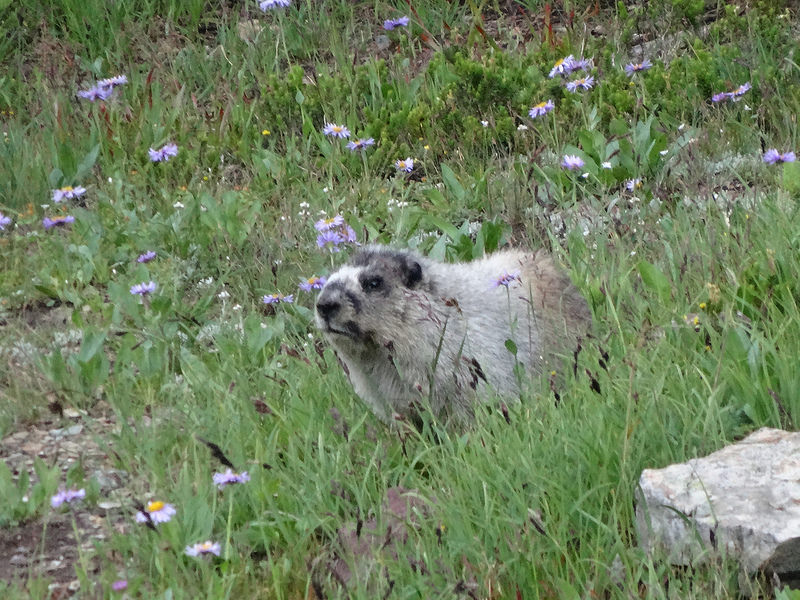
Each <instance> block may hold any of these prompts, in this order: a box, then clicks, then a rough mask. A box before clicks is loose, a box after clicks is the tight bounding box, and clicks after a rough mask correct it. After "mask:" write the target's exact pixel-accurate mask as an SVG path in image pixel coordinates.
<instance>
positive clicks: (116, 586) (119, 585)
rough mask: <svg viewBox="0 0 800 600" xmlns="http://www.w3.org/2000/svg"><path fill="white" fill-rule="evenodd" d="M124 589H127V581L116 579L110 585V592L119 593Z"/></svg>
mask: <svg viewBox="0 0 800 600" xmlns="http://www.w3.org/2000/svg"><path fill="white" fill-rule="evenodd" d="M126 589H128V580H127V579H117V580H116V581H115V582H114V583H112V584H111V591H113V592H121V591H123V590H126Z"/></svg>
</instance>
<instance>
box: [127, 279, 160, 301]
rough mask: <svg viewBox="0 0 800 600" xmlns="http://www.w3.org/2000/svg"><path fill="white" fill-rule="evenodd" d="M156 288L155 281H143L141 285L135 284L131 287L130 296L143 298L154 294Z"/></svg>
mask: <svg viewBox="0 0 800 600" xmlns="http://www.w3.org/2000/svg"><path fill="white" fill-rule="evenodd" d="M157 287H158V286H157V285H156V282H155V281H149V282H144V281H143V282H142V283H137V284H136V285H133V286H131V294H133V295H134V296H137V295H138V296H141V297H142V298H144V297H145V296H147V295H148V294H152V293H153V292H155V291H156V288H157Z"/></svg>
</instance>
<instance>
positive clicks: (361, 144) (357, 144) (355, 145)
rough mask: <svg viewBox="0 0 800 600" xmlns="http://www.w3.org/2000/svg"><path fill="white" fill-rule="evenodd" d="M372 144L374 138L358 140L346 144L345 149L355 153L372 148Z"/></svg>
mask: <svg viewBox="0 0 800 600" xmlns="http://www.w3.org/2000/svg"><path fill="white" fill-rule="evenodd" d="M374 144H375V139H374V138H359V139H357V140H355V141H353V142H348V143H347V149H348V150H352V151H353V152H355V151H356V150H363V149H364V148H366V147H367V146H372V145H374Z"/></svg>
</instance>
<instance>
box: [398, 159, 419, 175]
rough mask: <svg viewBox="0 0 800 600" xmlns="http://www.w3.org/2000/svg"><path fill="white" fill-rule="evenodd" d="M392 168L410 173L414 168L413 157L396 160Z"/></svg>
mask: <svg viewBox="0 0 800 600" xmlns="http://www.w3.org/2000/svg"><path fill="white" fill-rule="evenodd" d="M394 168H395V169H397V170H398V171H405V172H406V173H411V171H413V170H414V159H413V158H406V159H405V160H402V159H400V160H396V161H395V163H394Z"/></svg>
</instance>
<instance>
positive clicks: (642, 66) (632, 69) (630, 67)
mask: <svg viewBox="0 0 800 600" xmlns="http://www.w3.org/2000/svg"><path fill="white" fill-rule="evenodd" d="M652 66H653V63H651V62H650V61H649V60H647V59H646V58H645V59H644V60H643V61H642V62H640V63H628V64H627V65H625V73H626V74H627V75H628V77H633V74H634V73H638V72H639V71H647V69H649V68H651V67H652Z"/></svg>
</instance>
